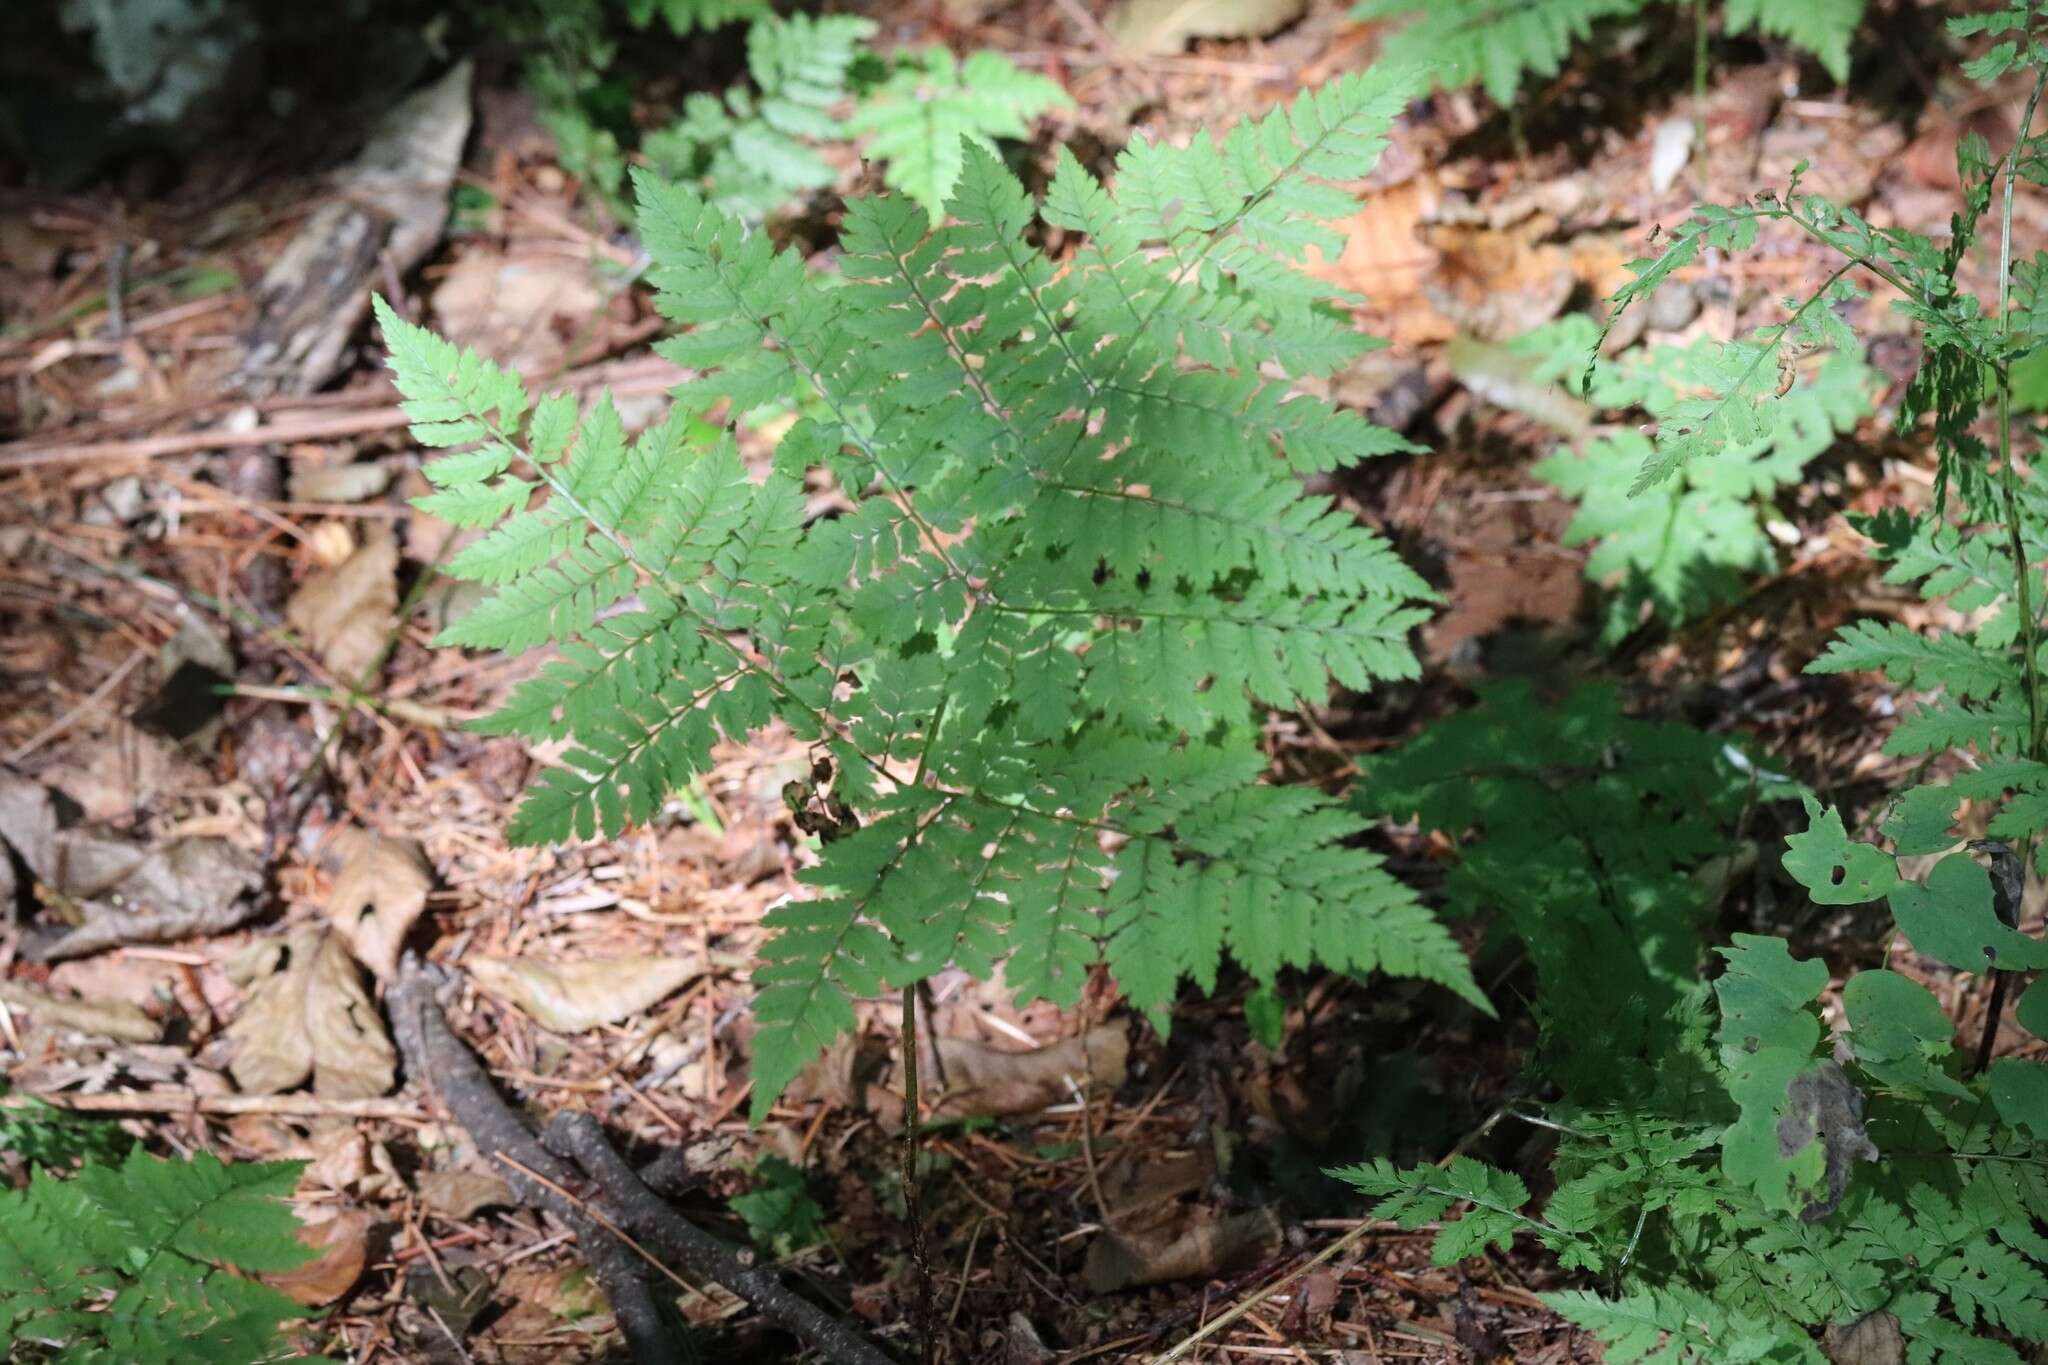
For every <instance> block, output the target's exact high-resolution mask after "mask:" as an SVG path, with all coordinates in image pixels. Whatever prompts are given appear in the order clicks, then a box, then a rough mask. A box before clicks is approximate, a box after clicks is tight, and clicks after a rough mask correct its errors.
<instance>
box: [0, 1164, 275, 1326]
mask: <svg viewBox="0 0 2048 1365" xmlns="http://www.w3.org/2000/svg"><path fill="white" fill-rule="evenodd" d="M300 1167H301V1163H297V1162H276V1163H253V1162H252V1163H236V1164H232V1165H227V1164H223V1163H222V1162H220V1161H218V1160H216V1159H215V1158H214V1157H212V1156H210V1155H208V1154H206V1153H203V1152H202V1153H200V1154H199V1155H197V1156H195V1157H193V1158H192V1159H191V1160H190V1161H180V1160H167V1159H164V1158H161V1157H154V1156H150V1155H148V1154H147V1153H145V1152H143V1151H142V1150H140V1149H139V1148H138V1149H135V1150H133V1151H131V1152H130V1153H129V1154H128V1158H127V1160H126V1161H124V1162H122V1163H121V1164H119V1165H108V1164H102V1163H100V1162H98V1161H92V1160H88V1161H87V1162H86V1163H85V1164H84V1165H83V1166H82V1167H81V1168H80V1169H79V1170H78V1172H77V1173H76V1174H75V1175H72V1176H70V1177H69V1178H67V1179H59V1178H57V1177H55V1176H53V1175H52V1174H50V1173H49V1172H48V1171H38V1172H36V1174H35V1176H34V1177H33V1178H32V1179H31V1180H30V1181H29V1184H28V1187H27V1188H26V1189H22V1190H13V1191H8V1192H6V1193H0V1344H4V1345H5V1346H7V1348H8V1355H7V1358H8V1359H9V1360H15V1361H36V1360H49V1361H54V1362H66V1363H69V1362H77V1363H78V1365H86V1363H87V1362H93V1363H94V1365H97V1363H98V1362H106V1365H114V1362H121V1363H122V1365H127V1362H137V1363H138V1365H183V1363H184V1362H187V1361H195V1360H203V1361H206V1362H208V1365H257V1362H261V1361H272V1360H284V1359H300V1358H303V1357H300V1356H299V1355H298V1353H297V1352H295V1351H293V1350H292V1349H291V1348H290V1346H289V1344H288V1343H287V1342H286V1341H285V1340H284V1335H283V1334H284V1331H285V1329H286V1327H287V1325H288V1324H290V1323H291V1322H293V1321H295V1320H297V1319H301V1318H303V1317H305V1316H306V1310H305V1309H304V1308H302V1307H300V1306H299V1305H298V1304H297V1303H295V1302H293V1301H292V1300H291V1299H289V1298H287V1297H286V1296H285V1295H284V1294H282V1293H280V1292H278V1291H277V1290H275V1289H272V1288H270V1287H269V1286H268V1285H265V1284H263V1283H262V1282H261V1281H259V1280H256V1279H252V1278H250V1276H251V1275H253V1274H258V1273H273V1272H279V1271H287V1270H291V1269H293V1268H295V1267H297V1266H299V1265H302V1264H304V1263H305V1262H306V1261H308V1260H310V1259H311V1258H312V1255H313V1253H312V1252H311V1251H309V1250H308V1249H307V1248H306V1247H305V1245H304V1244H302V1243H301V1242H300V1241H299V1239H298V1237H297V1235H296V1234H297V1228H298V1220H297V1219H296V1218H294V1217H293V1216H292V1211H291V1206H290V1205H289V1204H288V1203H287V1202H286V1201H287V1199H288V1198H289V1196H290V1195H291V1192H292V1187H293V1185H294V1184H295V1183H296V1181H297V1180H298V1176H299V1171H300Z"/></svg>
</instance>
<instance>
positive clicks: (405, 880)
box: [327, 829, 434, 981]
mask: <svg viewBox="0 0 2048 1365" xmlns="http://www.w3.org/2000/svg"><path fill="white" fill-rule="evenodd" d="M334 846H335V850H336V851H337V852H338V853H339V854H340V856H341V868H340V870H339V871H338V872H336V873H335V877H334V888H333V890H331V891H330V892H328V895H327V914H328V917H329V918H330V919H332V920H333V921H334V928H335V930H336V932H338V933H340V934H342V935H343V936H345V937H346V938H347V939H348V942H349V946H350V947H351V948H352V949H354V950H355V955H356V958H357V960H358V961H360V962H361V963H362V964H363V965H364V966H365V967H368V968H369V969H370V970H371V971H372V972H374V973H376V975H377V976H378V977H379V978H381V979H383V980H386V981H388V980H390V979H391V978H392V977H393V976H395V975H397V972H398V950H399V947H400V945H401V944H403V943H404V942H405V935H406V932H407V931H408V930H410V929H411V928H412V925H413V921H414V920H417V919H418V918H419V917H420V912H421V911H423V910H425V909H426V908H427V892H428V891H430V890H432V889H433V885H434V872H433V869H432V868H431V867H430V866H428V864H427V855H426V854H425V852H423V851H422V850H421V848H420V846H419V844H418V843H416V842H415V841H413V840H411V839H406V838H402V837H397V836H393V835H385V834H376V833H372V832H370V831H367V830H360V829H345V830H343V831H341V833H340V834H338V835H336V836H335V840H334Z"/></svg>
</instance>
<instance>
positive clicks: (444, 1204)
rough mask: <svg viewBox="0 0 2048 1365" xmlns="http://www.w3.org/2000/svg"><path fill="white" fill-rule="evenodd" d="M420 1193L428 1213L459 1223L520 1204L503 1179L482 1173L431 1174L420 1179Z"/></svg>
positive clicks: (441, 1172) (458, 1171) (442, 1172)
mask: <svg viewBox="0 0 2048 1365" xmlns="http://www.w3.org/2000/svg"><path fill="white" fill-rule="evenodd" d="M419 1193H420V1202H421V1203H422V1204H424V1205H426V1207H427V1212H429V1213H433V1214H439V1215H440V1216H441V1217H443V1218H453V1219H458V1220H459V1219H463V1218H470V1217H474V1216H475V1215H476V1214H477V1213H478V1212H479V1211H480V1210H483V1209H487V1208H490V1207H491V1206H492V1205H498V1204H502V1205H514V1204H517V1203H518V1202H519V1201H518V1199H517V1198H516V1197H514V1195H513V1193H512V1187H511V1186H510V1185H508V1184H506V1183H505V1181H504V1180H503V1179H501V1178H500V1177H498V1176H495V1175H487V1174H484V1173H482V1172H480V1171H460V1170H457V1171H428V1172H427V1173H426V1174H424V1175H422V1176H421V1177H420V1178H419Z"/></svg>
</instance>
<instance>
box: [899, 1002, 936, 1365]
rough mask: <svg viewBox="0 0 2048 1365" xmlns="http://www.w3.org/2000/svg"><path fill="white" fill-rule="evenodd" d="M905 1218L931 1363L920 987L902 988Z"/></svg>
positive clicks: (921, 1333) (923, 1357)
mask: <svg viewBox="0 0 2048 1365" xmlns="http://www.w3.org/2000/svg"><path fill="white" fill-rule="evenodd" d="M902 1041H903V1216H904V1218H906V1219H907V1220H909V1223H910V1259H911V1261H912V1263H913V1264H915V1265H916V1267H917V1338H918V1343H917V1358H918V1359H919V1360H920V1361H922V1362H923V1363H924V1365H931V1361H932V1331H933V1326H934V1323H933V1317H932V1309H933V1308H934V1307H936V1306H937V1305H935V1304H934V1303H933V1301H932V1261H931V1249H930V1248H929V1247H927V1246H926V1245H925V1240H924V1217H923V1215H922V1214H921V1213H920V1212H919V1210H918V1206H917V1119H918V1114H917V987H916V986H914V985H911V986H905V987H904V988H903V1040H902Z"/></svg>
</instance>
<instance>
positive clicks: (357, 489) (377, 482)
mask: <svg viewBox="0 0 2048 1365" xmlns="http://www.w3.org/2000/svg"><path fill="white" fill-rule="evenodd" d="M391 476H392V468H391V466H390V465H388V464H385V463H384V462H383V461H381V460H372V461H370V462H369V463H368V464H295V465H293V466H292V470H291V490H292V501H293V502H361V501H362V500H363V499H364V498H374V497H376V496H377V495H378V494H379V493H382V492H383V491H384V490H385V489H387V488H389V487H390V486H391Z"/></svg>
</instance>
